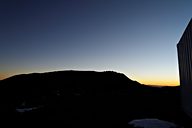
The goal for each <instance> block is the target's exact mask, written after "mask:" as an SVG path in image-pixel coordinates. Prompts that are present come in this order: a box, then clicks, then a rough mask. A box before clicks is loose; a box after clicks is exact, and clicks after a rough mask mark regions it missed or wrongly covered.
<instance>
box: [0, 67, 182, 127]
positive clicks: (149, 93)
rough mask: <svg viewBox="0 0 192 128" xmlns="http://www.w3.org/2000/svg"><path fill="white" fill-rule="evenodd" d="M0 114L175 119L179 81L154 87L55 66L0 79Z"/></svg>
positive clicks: (110, 120) (109, 120)
mask: <svg viewBox="0 0 192 128" xmlns="http://www.w3.org/2000/svg"><path fill="white" fill-rule="evenodd" d="M0 100H1V106H0V116H1V117H2V118H4V119H8V120H42V119H43V120H62V121H63V122H64V123H73V124H74V123H77V122H78V123H87V122H89V123H97V124H101V123H102V124H103V123H105V124H127V122H128V121H129V120H132V119H137V118H160V119H166V120H171V121H178V120H179V114H180V104H179V87H162V88H155V87H150V86H145V85H142V84H140V83H138V82H137V81H132V80H131V79H129V78H128V77H126V76H125V75H124V74H122V73H116V72H113V71H105V72H95V71H72V70H69V71H57V72H47V73H32V74H22V75H16V76H13V77H10V78H7V79H4V80H1V81H0Z"/></svg>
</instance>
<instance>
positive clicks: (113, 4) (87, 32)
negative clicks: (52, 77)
mask: <svg viewBox="0 0 192 128" xmlns="http://www.w3.org/2000/svg"><path fill="white" fill-rule="evenodd" d="M191 7H192V1H191V0H1V1H0V18H1V20H0V79H4V78H6V77H10V76H12V75H15V74H23V73H33V72H49V71H57V70H94V71H108V70H109V71H116V72H121V73H124V74H125V75H126V76H127V77H129V78H130V79H132V80H136V81H138V82H140V83H142V84H150V85H170V86H171V85H179V72H178V62H177V49H176V44H177V43H178V42H179V39H180V37H181V36H182V34H183V31H184V30H185V28H186V26H187V24H188V22H189V20H190V19H191V14H192V8H191Z"/></svg>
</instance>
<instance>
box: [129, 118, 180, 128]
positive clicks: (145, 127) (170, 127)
mask: <svg viewBox="0 0 192 128" xmlns="http://www.w3.org/2000/svg"><path fill="white" fill-rule="evenodd" d="M128 124H129V125H132V126H134V127H142V128H178V126H177V125H176V124H174V123H171V122H168V121H163V120H159V119H137V120H133V121H131V122H129V123H128Z"/></svg>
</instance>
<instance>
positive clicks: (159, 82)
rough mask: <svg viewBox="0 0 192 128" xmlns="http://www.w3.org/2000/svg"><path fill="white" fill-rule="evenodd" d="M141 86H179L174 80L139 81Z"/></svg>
mask: <svg viewBox="0 0 192 128" xmlns="http://www.w3.org/2000/svg"><path fill="white" fill-rule="evenodd" d="M139 82H140V83H141V84H145V85H153V86H179V85H180V84H179V81H176V80H140V81H139Z"/></svg>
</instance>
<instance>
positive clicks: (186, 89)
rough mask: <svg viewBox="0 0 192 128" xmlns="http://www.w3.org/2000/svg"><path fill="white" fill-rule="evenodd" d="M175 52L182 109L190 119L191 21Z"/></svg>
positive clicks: (191, 74)
mask: <svg viewBox="0 0 192 128" xmlns="http://www.w3.org/2000/svg"><path fill="white" fill-rule="evenodd" d="M177 52H178V62H179V76H180V86H181V102H182V107H183V109H184V111H185V112H186V114H188V115H189V116H190V117H191V118H192V19H191V20H190V22H189V24H188V25H187V27H186V29H185V31H184V33H183V35H182V37H181V39H180V41H179V43H178V44H177Z"/></svg>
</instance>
